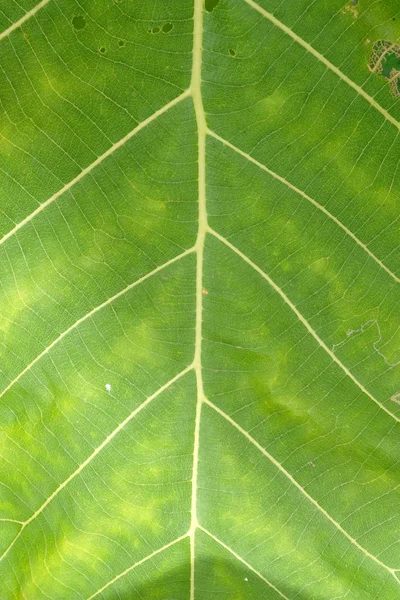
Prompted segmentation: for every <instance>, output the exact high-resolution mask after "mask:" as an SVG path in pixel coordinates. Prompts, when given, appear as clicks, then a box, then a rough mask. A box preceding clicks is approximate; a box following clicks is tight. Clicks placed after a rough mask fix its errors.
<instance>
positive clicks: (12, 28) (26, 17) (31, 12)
mask: <svg viewBox="0 0 400 600" xmlns="http://www.w3.org/2000/svg"><path fill="white" fill-rule="evenodd" d="M49 2H50V0H42V1H41V2H39V4H37V5H36V6H34V7H33V8H31V10H29V11H28V12H27V13H25V14H24V16H23V17H21V18H20V19H19V20H18V21H15V23H13V24H12V25H10V27H7V29H5V30H4V31H2V32H1V33H0V42H1V40H3V39H4V38H5V37H7V36H9V35H10V33H12V32H13V31H15V29H18V27H21V25H23V24H24V23H25V21H28V20H29V19H30V18H31V17H33V16H34V15H35V14H36V13H37V12H38V11H39V10H40V9H41V8H43V7H44V6H46V4H48V3H49Z"/></svg>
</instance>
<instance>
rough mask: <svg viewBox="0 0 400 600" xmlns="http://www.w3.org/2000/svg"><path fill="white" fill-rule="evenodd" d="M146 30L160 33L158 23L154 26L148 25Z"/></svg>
mask: <svg viewBox="0 0 400 600" xmlns="http://www.w3.org/2000/svg"><path fill="white" fill-rule="evenodd" d="M148 31H149V33H160V31H161V27H158V25H156V26H155V27H150V29H149V30H148Z"/></svg>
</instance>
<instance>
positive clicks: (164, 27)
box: [162, 23, 173, 33]
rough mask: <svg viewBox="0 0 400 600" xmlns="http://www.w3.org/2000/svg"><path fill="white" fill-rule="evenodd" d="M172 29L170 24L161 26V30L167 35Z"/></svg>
mask: <svg viewBox="0 0 400 600" xmlns="http://www.w3.org/2000/svg"><path fill="white" fill-rule="evenodd" d="M172 27H173V25H172V23H165V25H163V28H162V30H163V32H164V33H168V32H169V31H171V29H172Z"/></svg>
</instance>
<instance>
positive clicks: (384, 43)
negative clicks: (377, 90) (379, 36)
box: [368, 40, 400, 98]
mask: <svg viewBox="0 0 400 600" xmlns="http://www.w3.org/2000/svg"><path fill="white" fill-rule="evenodd" d="M368 41H369V40H368ZM393 60H394V62H395V64H396V61H397V64H396V66H393ZM390 67H391V68H390ZM368 69H369V70H370V71H371V73H375V75H378V76H382V77H385V79H387V80H388V83H389V87H390V90H391V92H392V95H393V96H395V97H396V98H399V97H400V87H399V84H400V79H399V77H400V44H398V43H395V42H390V41H388V40H377V41H376V42H374V44H373V46H372V52H371V56H370V59H369V63H368ZM389 69H390V71H389Z"/></svg>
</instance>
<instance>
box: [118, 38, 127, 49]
mask: <svg viewBox="0 0 400 600" xmlns="http://www.w3.org/2000/svg"><path fill="white" fill-rule="evenodd" d="M118 46H119V47H120V48H123V47H124V46H125V42H124V40H119V42H118Z"/></svg>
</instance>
